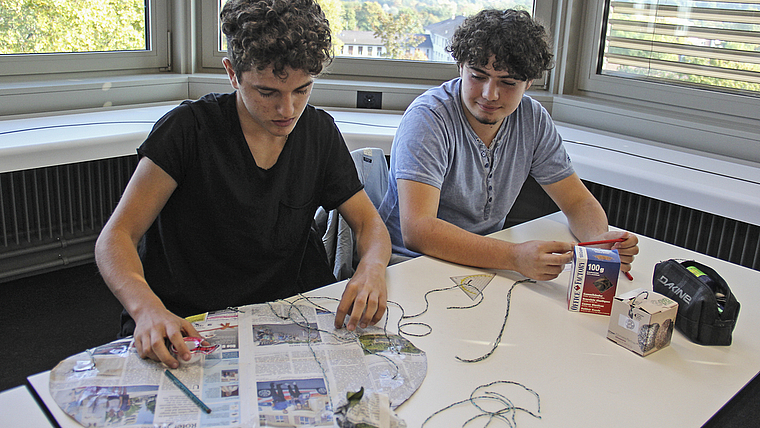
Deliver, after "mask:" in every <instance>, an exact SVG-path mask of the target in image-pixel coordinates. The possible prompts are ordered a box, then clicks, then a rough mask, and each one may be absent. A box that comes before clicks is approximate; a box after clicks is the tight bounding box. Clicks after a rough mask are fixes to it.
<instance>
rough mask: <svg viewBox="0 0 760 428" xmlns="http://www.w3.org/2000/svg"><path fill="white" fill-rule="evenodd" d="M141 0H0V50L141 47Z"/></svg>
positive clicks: (143, 35) (143, 38)
mask: <svg viewBox="0 0 760 428" xmlns="http://www.w3.org/2000/svg"><path fill="white" fill-rule="evenodd" d="M145 15H146V14H145V2H144V1H141V0H107V1H99V0H69V1H65V0H0V54H19V53H71V52H104V51H132V50H145V49H146V47H147V38H146V31H145Z"/></svg>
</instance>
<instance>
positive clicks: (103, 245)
mask: <svg viewBox="0 0 760 428" xmlns="http://www.w3.org/2000/svg"><path fill="white" fill-rule="evenodd" d="M95 261H96V263H97V265H98V269H99V270H100V273H101V275H102V276H103V280H104V281H105V283H106V285H107V286H108V288H109V289H110V290H111V292H112V293H113V294H114V296H116V298H117V299H118V300H119V302H121V304H122V305H123V306H124V308H125V309H126V310H127V312H129V314H130V315H131V316H132V317H133V318H135V319H137V318H138V317H139V316H140V313H141V312H142V311H144V310H146V309H148V308H158V309H164V305H163V303H162V302H161V300H160V299H159V298H158V296H156V295H155V293H153V291H152V290H151V288H150V286H149V285H148V283H147V282H146V280H145V274H144V273H143V267H142V262H141V261H140V257H139V255H138V254H137V247H136V244H135V242H134V241H133V240H132V239H131V238H130V237H128V236H127V235H125V234H123V233H119V232H117V231H113V230H110V229H108V228H106V229H104V230H103V232H102V233H101V235H100V236H99V237H98V241H97V243H96V245H95Z"/></svg>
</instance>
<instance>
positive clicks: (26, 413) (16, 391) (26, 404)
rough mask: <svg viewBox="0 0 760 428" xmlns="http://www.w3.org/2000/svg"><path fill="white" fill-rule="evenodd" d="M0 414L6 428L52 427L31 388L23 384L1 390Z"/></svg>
mask: <svg viewBox="0 0 760 428" xmlns="http://www.w3.org/2000/svg"><path fill="white" fill-rule="evenodd" d="M0 409H2V411H0V414H1V415H2V417H0V419H2V423H1V424H0V425H2V426H3V427H5V428H30V427H34V428H47V427H52V426H53V425H51V424H50V421H49V420H48V418H47V416H45V413H44V412H43V411H42V409H41V408H40V407H39V405H38V404H37V402H36V401H35V399H34V397H32V394H31V393H30V392H29V389H28V388H27V387H26V386H24V385H22V386H17V387H15V388H11V389H9V390H6V391H3V392H0Z"/></svg>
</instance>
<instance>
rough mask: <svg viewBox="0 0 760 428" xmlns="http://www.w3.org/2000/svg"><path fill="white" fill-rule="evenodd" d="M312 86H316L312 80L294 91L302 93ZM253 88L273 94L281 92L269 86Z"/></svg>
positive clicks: (255, 86)
mask: <svg viewBox="0 0 760 428" xmlns="http://www.w3.org/2000/svg"><path fill="white" fill-rule="evenodd" d="M312 84H314V81H313V80H310V81H309V82H307V83H304V84H303V85H301V86H299V87H297V88H295V89H294V91H301V90H304V89H306V88H308V87H309V86H311V85H312ZM253 87H254V88H256V89H258V90H260V91H273V92H280V90H279V89H277V88H270V87H268V86H259V85H253Z"/></svg>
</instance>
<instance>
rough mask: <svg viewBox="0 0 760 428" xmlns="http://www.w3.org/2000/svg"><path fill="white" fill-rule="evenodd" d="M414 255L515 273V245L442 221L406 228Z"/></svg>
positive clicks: (422, 221) (431, 220) (429, 219)
mask: <svg viewBox="0 0 760 428" xmlns="http://www.w3.org/2000/svg"><path fill="white" fill-rule="evenodd" d="M402 235H403V236H404V245H405V246H406V247H407V248H409V249H410V250H412V251H415V252H418V253H422V254H426V255H429V256H432V257H436V258H439V259H442V260H447V261H450V262H453V263H457V264H462V265H468V266H474V267H480V268H492V269H510V270H514V269H515V264H514V259H515V257H514V251H515V244H513V243H511V242H507V241H502V240H498V239H494V238H489V237H487V236H481V235H478V234H475V233H472V232H468V231H466V230H464V229H462V228H460V227H458V226H455V225H453V224H451V223H449V222H447V221H444V220H441V219H439V218H434V217H427V218H424V219H420V220H417V221H416V222H414V223H412V224H408V225H406V227H404V228H403V232H402Z"/></svg>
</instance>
